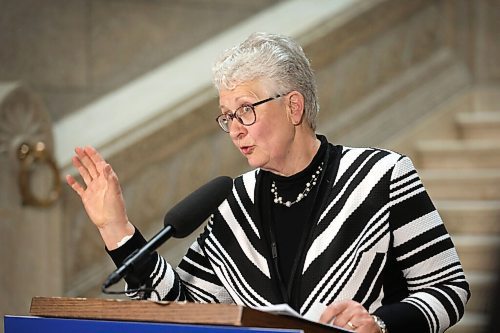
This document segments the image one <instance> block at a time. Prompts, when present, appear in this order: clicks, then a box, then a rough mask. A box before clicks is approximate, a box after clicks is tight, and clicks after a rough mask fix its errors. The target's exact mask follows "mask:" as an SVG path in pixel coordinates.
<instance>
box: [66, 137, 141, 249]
mask: <svg viewBox="0 0 500 333" xmlns="http://www.w3.org/2000/svg"><path fill="white" fill-rule="evenodd" d="M75 153H76V154H75V156H73V158H72V162H73V166H74V167H75V168H76V169H77V170H78V172H79V173H80V176H81V177H82V179H83V182H84V183H85V186H83V185H82V184H80V183H79V182H78V181H76V180H75V178H73V177H72V176H71V175H67V176H66V181H67V183H68V185H70V186H71V188H72V189H73V190H74V191H75V192H76V193H77V194H78V195H79V196H80V198H81V200H82V203H83V206H84V207H85V210H86V212H87V214H88V216H89V218H90V219H91V220H92V222H93V223H94V224H95V225H96V226H97V228H98V229H99V232H100V233H101V236H102V238H103V240H104V242H105V244H106V247H107V248H108V249H109V250H113V249H114V248H116V247H117V243H118V242H119V241H120V240H121V239H122V238H123V237H125V236H127V235H131V234H133V232H134V227H133V226H132V224H131V223H130V222H129V221H128V217H127V212H126V209H125V201H124V199H123V195H122V190H121V187H120V183H119V182H118V177H117V176H116V173H115V172H114V171H113V169H112V168H111V165H109V164H108V163H107V162H106V161H105V160H104V159H103V158H102V157H101V155H100V154H99V153H98V152H97V150H95V149H94V148H93V147H85V148H80V147H77V148H76V149H75Z"/></svg>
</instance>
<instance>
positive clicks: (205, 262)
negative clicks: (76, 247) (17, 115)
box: [67, 33, 469, 333]
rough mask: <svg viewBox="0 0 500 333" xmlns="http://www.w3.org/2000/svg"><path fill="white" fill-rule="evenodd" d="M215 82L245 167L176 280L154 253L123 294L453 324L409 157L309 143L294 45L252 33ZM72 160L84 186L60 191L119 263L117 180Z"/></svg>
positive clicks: (94, 157)
mask: <svg viewBox="0 0 500 333" xmlns="http://www.w3.org/2000/svg"><path fill="white" fill-rule="evenodd" d="M214 83H215V86H216V88H217V89H218V92H219V103H220V108H221V114H220V115H219V116H218V117H217V121H218V123H219V125H220V127H221V128H222V129H223V130H224V131H226V132H228V133H229V136H230V138H231V140H232V141H233V143H234V145H235V146H236V147H237V148H238V149H239V151H240V152H241V153H242V154H243V155H244V156H245V157H246V158H247V160H248V163H249V165H250V166H251V167H252V168H253V170H252V171H250V172H247V173H245V174H243V175H241V176H239V177H237V178H236V179H235V180H234V187H233V191H232V194H231V195H230V196H229V197H228V198H227V199H226V200H225V201H224V202H223V203H222V204H221V205H220V206H219V208H218V209H217V210H216V211H215V212H214V213H213V215H212V216H211V217H210V218H209V221H208V225H207V227H206V229H205V231H204V232H203V234H202V235H200V237H199V238H198V240H197V241H196V242H194V243H193V244H192V246H191V247H190V249H189V250H188V252H187V254H186V256H185V257H184V259H183V260H182V261H181V263H180V264H179V266H178V267H177V268H176V269H175V270H174V269H173V267H171V266H170V265H169V264H168V263H166V261H165V260H164V259H163V258H162V257H161V256H159V255H157V254H155V255H153V256H152V257H151V258H149V259H147V260H146V261H145V262H144V264H143V268H142V269H141V270H140V271H139V272H135V274H134V275H133V276H128V277H127V283H128V284H129V286H134V287H138V286H145V287H149V288H154V289H155V290H156V291H157V292H158V293H159V295H161V298H162V299H165V300H189V301H196V302H221V303H237V304H242V305H246V306H251V307H255V306H263V305H264V306H265V305H271V304H280V303H287V304H289V305H291V306H292V307H293V308H294V309H296V310H297V311H298V312H299V313H300V314H301V315H303V316H305V317H307V318H310V319H312V320H316V321H320V322H324V323H332V324H334V325H337V326H341V327H345V328H347V329H351V330H354V331H356V332H363V333H375V332H442V331H444V330H445V329H447V328H448V327H449V326H451V325H453V324H454V323H456V322H457V321H458V320H459V319H460V318H461V316H462V315H463V313H464V306H465V303H466V301H467V299H468V297H469V289H468V284H467V282H466V280H465V276H464V274H463V271H462V267H461V264H460V261H459V258H458V256H457V253H456V250H455V248H454V245H453V243H452V241H451V239H450V237H449V235H448V233H447V231H446V229H445V227H444V225H443V223H442V221H441V218H440V217H439V215H438V213H437V212H436V210H435V208H434V206H433V204H432V202H431V200H430V198H429V196H428V195H427V193H426V191H425V189H424V187H423V185H422V183H421V181H420V179H419V177H418V175H417V173H416V171H415V169H414V167H413V165H412V163H411V161H410V159H409V158H408V157H405V156H402V155H399V154H397V153H394V152H390V151H387V150H381V149H372V148H349V147H344V146H340V145H333V144H331V143H329V142H328V141H327V139H326V138H325V137H324V136H321V135H316V133H315V128H316V116H317V113H318V110H319V106H318V102H317V97H316V86H315V80H314V76H313V73H312V70H311V68H310V64H309V61H308V59H307V58H306V56H305V54H304V53H303V51H302V49H301V47H300V46H299V45H298V44H297V43H296V42H294V41H293V40H291V39H290V38H287V37H284V36H279V35H272V34H262V33H257V34H253V35H251V36H250V37H249V38H248V39H247V40H246V41H245V42H243V43H242V44H240V45H238V46H236V47H234V48H232V49H230V50H228V51H226V52H225V53H224V54H223V55H222V56H221V58H220V59H219V60H218V62H217V63H216V64H215V66H214ZM73 164H74V166H75V167H76V168H77V169H78V171H79V173H80V174H81V176H82V178H83V180H84V182H85V185H86V187H85V188H84V187H83V186H82V185H80V184H79V183H78V182H76V181H75V179H73V178H72V177H71V176H68V177H67V181H68V184H69V185H70V186H71V187H72V188H73V189H74V190H75V191H76V192H77V193H78V194H79V195H80V197H81V199H82V202H83V204H84V206H85V209H86V210H87V213H88V215H89V216H90V218H91V220H92V221H93V223H94V224H95V225H96V226H97V227H98V229H99V231H100V233H101V235H102V238H103V240H104V242H105V245H106V248H107V250H108V252H109V254H110V255H111V257H112V258H113V260H114V261H115V263H116V264H117V265H119V264H120V263H121V262H122V261H123V259H124V258H126V257H127V256H128V255H129V254H130V253H131V252H132V251H134V250H135V249H137V248H138V247H141V246H142V245H143V244H144V243H145V240H144V238H143V237H142V236H141V234H140V232H139V231H138V230H137V229H136V228H135V227H134V226H133V225H132V224H131V223H130V222H129V221H128V218H127V214H126V210H125V207H124V201H123V198H122V194H121V190H120V186H119V184H118V180H117V177H116V175H115V173H114V172H113V170H112V169H111V167H110V166H109V165H108V164H107V163H106V162H105V161H104V160H103V159H102V158H101V156H100V155H99V154H98V153H97V152H96V151H95V150H94V149H93V148H91V147H87V148H85V149H82V148H77V149H76V156H75V157H74V158H73ZM129 296H131V297H137V298H139V297H142V296H143V295H140V294H137V293H135V294H131V295H129ZM145 296H146V297H150V298H152V299H156V298H157V296H155V294H150V293H148V294H147V295H145Z"/></svg>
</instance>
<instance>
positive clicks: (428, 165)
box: [415, 111, 500, 333]
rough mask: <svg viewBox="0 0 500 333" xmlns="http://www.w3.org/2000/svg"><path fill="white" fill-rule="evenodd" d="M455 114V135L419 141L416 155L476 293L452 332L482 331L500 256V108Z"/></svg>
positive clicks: (426, 184)
mask: <svg viewBox="0 0 500 333" xmlns="http://www.w3.org/2000/svg"><path fill="white" fill-rule="evenodd" d="M453 118H454V119H453V121H454V126H453V127H454V133H453V134H452V135H451V136H450V137H451V138H440V139H435V140H425V141H424V140H417V141H416V143H415V146H416V147H415V150H416V156H415V157H416V162H417V164H418V169H419V173H420V175H421V177H422V180H423V182H424V184H425V186H426V188H427V190H428V192H429V194H430V196H431V198H432V199H433V201H434V203H435V204H436V206H437V208H438V211H439V212H440V214H441V216H442V218H443V220H444V223H445V225H446V227H447V229H448V231H449V233H450V234H451V236H452V239H453V241H454V243H455V246H456V248H457V251H458V254H459V256H460V259H461V262H462V265H463V267H464V270H465V274H466V276H467V279H468V281H469V283H470V288H471V292H472V296H471V299H470V300H469V303H468V304H467V307H466V311H465V316H464V318H463V319H462V320H461V321H460V323H459V324H458V325H457V326H455V327H453V328H451V329H450V330H449V331H448V332H453V333H465V332H483V331H484V328H485V326H486V323H487V322H488V320H489V316H490V315H491V313H490V312H491V311H490V309H491V303H492V301H493V300H492V299H491V297H490V295H491V294H492V292H493V290H494V288H495V284H496V279H497V277H496V276H495V275H496V271H497V270H496V267H497V266H496V265H497V263H498V262H499V260H500V111H495V112H480V111H478V112H467V113H457V114H455V115H453ZM437 136H439V137H442V136H440V135H437Z"/></svg>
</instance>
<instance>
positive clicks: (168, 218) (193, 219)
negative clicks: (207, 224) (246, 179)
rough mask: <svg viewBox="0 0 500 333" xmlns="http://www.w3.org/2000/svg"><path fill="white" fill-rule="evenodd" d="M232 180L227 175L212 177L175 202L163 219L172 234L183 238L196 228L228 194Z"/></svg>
mask: <svg viewBox="0 0 500 333" xmlns="http://www.w3.org/2000/svg"><path fill="white" fill-rule="evenodd" d="M232 188H233V180H232V179H231V178H230V177H227V176H220V177H217V178H214V179H212V180H211V181H209V182H208V183H206V184H205V185H203V186H201V187H200V188H199V189H197V190H196V191H194V192H193V193H191V194H189V195H188V196H187V197H185V198H184V199H183V200H181V201H180V202H179V203H177V204H176V205H175V206H174V207H173V208H172V209H171V210H170V211H169V212H168V213H167V214H166V215H165V218H164V219H163V224H164V225H165V226H167V225H171V226H172V227H173V229H174V232H173V236H174V237H176V238H183V237H186V236H187V235H189V234H190V233H192V232H193V231H194V230H195V229H196V228H198V227H199V226H200V225H201V224H202V223H203V222H204V221H205V220H206V219H207V218H208V217H209V216H210V214H212V213H213V212H214V211H215V209H216V208H217V207H218V206H219V205H220V204H221V203H222V202H223V201H224V200H225V199H226V198H227V197H228V196H229V194H230V193H231V190H232Z"/></svg>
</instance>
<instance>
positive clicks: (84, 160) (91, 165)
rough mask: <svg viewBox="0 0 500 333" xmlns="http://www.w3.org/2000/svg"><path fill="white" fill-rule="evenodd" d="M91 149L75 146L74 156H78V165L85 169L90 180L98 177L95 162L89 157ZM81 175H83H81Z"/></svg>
mask: <svg viewBox="0 0 500 333" xmlns="http://www.w3.org/2000/svg"><path fill="white" fill-rule="evenodd" d="M92 150H93V148H92V149H91V148H90V147H85V148H80V147H77V148H75V153H76V157H77V158H78V161H79V162H80V166H81V167H82V168H84V169H85V171H86V173H87V174H88V176H89V177H90V181H92V180H93V179H95V178H97V177H99V172H98V170H97V166H96V163H95V162H94V161H93V160H92V158H91V157H90V154H91V153H92ZM78 170H79V171H80V169H78ZM82 177H83V175H82ZM85 182H86V183H87V181H85Z"/></svg>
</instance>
